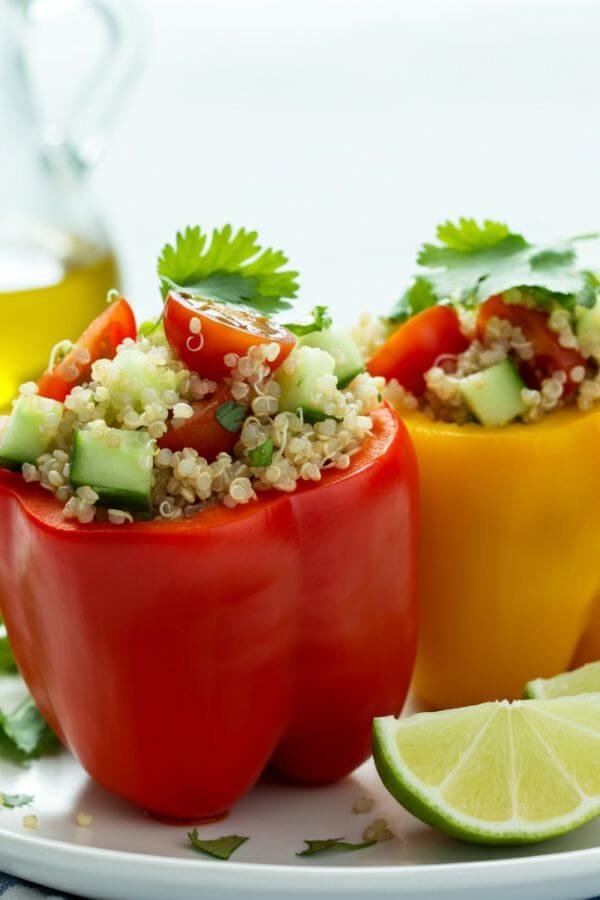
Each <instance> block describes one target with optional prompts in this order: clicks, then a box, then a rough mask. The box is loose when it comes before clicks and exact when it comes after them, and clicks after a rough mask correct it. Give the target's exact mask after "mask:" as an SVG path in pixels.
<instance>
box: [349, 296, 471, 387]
mask: <svg viewBox="0 0 600 900" xmlns="http://www.w3.org/2000/svg"><path fill="white" fill-rule="evenodd" d="M468 345H469V342H468V340H467V338H466V337H465V336H464V334H463V333H462V331H461V330H460V322H459V318H458V316H457V314H456V312H455V311H454V310H453V309H451V308H450V307H449V306H432V307H431V308H430V309H425V310H423V312H420V313H417V315H416V316H413V318H412V319H408V321H407V322H404V324H403V325H401V326H400V327H399V328H398V329H397V330H396V331H395V332H394V333H393V334H392V335H391V337H389V338H388V339H387V341H386V342H385V344H382V346H381V347H380V348H379V349H378V350H376V351H375V353H374V354H373V356H372V357H371V359H370V360H369V362H368V363H367V369H368V371H369V372H370V373H371V375H383V376H384V377H385V378H387V379H389V378H395V379H397V381H399V382H400V384H401V385H402V386H403V387H404V388H406V390H407V391H410V392H411V394H414V395H415V397H421V396H422V395H423V394H424V392H425V378H424V375H425V372H427V370H428V369H430V368H431V367H432V366H433V365H434V364H435V361H436V359H438V357H440V356H454V355H456V354H458V353H462V352H463V350H466V349H467V347H468Z"/></svg>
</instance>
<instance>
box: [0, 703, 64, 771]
mask: <svg viewBox="0 0 600 900" xmlns="http://www.w3.org/2000/svg"><path fill="white" fill-rule="evenodd" d="M57 745H58V741H57V738H56V736H55V734H54V732H53V731H52V730H51V728H50V726H49V725H48V724H47V723H46V721H45V720H44V719H43V718H42V716H41V714H40V712H39V710H38V708H37V706H36V705H35V703H34V702H33V700H32V699H31V697H27V698H26V699H25V700H23V702H22V703H20V704H19V705H18V706H17V707H16V709H14V710H13V711H12V712H11V713H8V714H6V713H3V712H0V755H3V756H8V757H10V758H13V759H15V760H16V761H20V762H24V761H25V760H28V759H34V758H36V757H38V756H41V754H42V753H44V752H46V751H49V750H54V749H55V748H56V747H57Z"/></svg>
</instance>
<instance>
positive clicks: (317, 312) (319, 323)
mask: <svg viewBox="0 0 600 900" xmlns="http://www.w3.org/2000/svg"><path fill="white" fill-rule="evenodd" d="M311 317H312V318H311V320H310V321H309V322H286V323H285V328H287V330H288V331H291V332H292V334H295V335H296V337H304V335H306V334H312V333H313V332H314V331H327V329H328V328H331V316H330V314H329V307H327V306H315V307H314V309H313V310H312V311H311Z"/></svg>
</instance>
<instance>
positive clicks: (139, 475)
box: [71, 428, 155, 512]
mask: <svg viewBox="0 0 600 900" xmlns="http://www.w3.org/2000/svg"><path fill="white" fill-rule="evenodd" d="M117 440H118V446H111V444H112V443H116V442H117ZM154 448H155V441H154V440H153V439H152V438H151V437H150V435H149V434H148V432H147V431H122V430H120V429H118V428H109V429H107V431H106V433H105V434H104V435H103V436H102V437H96V436H94V435H92V434H91V433H90V432H89V431H84V430H81V429H80V430H76V431H75V433H74V435H73V452H72V456H71V484H72V486H73V487H74V488H75V489H76V488H78V487H83V486H85V485H89V487H91V488H92V489H93V490H94V491H96V493H97V494H98V496H99V497H100V500H99V502H100V504H101V505H102V506H108V507H114V508H117V509H130V510H141V511H143V512H150V499H151V492H152V485H153V481H154V476H153V472H152V462H153V457H154Z"/></svg>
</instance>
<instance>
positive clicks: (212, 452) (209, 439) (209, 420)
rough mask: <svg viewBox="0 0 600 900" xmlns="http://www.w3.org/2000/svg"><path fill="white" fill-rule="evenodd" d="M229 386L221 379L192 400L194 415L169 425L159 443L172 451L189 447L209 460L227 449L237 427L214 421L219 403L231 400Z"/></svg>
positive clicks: (229, 447)
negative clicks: (207, 392)
mask: <svg viewBox="0 0 600 900" xmlns="http://www.w3.org/2000/svg"><path fill="white" fill-rule="evenodd" d="M232 399H233V398H232V396H231V391H230V390H229V387H228V386H227V385H226V384H224V383H223V382H222V383H221V384H219V385H218V386H217V389H216V391H215V392H214V394H211V395H210V397H208V398H207V399H206V400H198V401H196V402H194V403H192V407H193V409H194V415H193V416H192V417H191V418H189V419H186V421H185V422H184V423H183V425H180V426H179V428H171V429H170V430H169V431H167V433H166V434H165V435H163V436H162V437H161V438H160V440H159V441H158V446H159V447H166V448H168V449H169V450H173V451H174V452H175V451H177V450H183V448H184V447H192V448H193V449H194V450H197V451H198V453H199V454H200V456H203V457H204V459H206V460H208V462H211V461H212V460H213V459H215V458H216V457H217V456H218V455H219V453H229V451H230V450H232V449H233V447H234V446H235V444H236V443H237V441H238V440H239V436H240V434H239V431H238V432H234V431H228V430H227V428H223V426H222V425H221V424H219V422H218V421H217V417H216V412H217V410H218V408H219V407H220V406H221V405H222V404H223V403H227V402H229V401H230V400H232Z"/></svg>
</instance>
